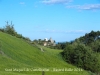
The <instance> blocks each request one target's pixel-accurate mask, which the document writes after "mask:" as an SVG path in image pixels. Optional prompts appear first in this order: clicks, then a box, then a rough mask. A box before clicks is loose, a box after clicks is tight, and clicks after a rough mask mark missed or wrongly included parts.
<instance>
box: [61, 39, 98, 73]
mask: <svg viewBox="0 0 100 75" xmlns="http://www.w3.org/2000/svg"><path fill="white" fill-rule="evenodd" d="M62 54H63V57H64V59H65V61H66V62H68V63H71V64H74V65H76V66H77V67H81V68H84V69H85V70H90V71H92V72H95V73H98V72H99V71H100V62H99V59H98V56H97V55H96V53H94V51H93V50H92V49H91V47H89V46H86V45H85V44H83V43H81V42H80V41H79V40H77V41H75V42H74V43H73V44H68V45H66V47H65V49H64V51H63V53H62ZM94 65H95V66H94Z"/></svg>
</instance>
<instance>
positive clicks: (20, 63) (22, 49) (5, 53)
mask: <svg viewBox="0 0 100 75" xmlns="http://www.w3.org/2000/svg"><path fill="white" fill-rule="evenodd" d="M0 45H1V48H0V75H42V72H41V71H33V70H34V69H38V68H41V69H43V68H46V69H49V70H50V71H45V75H89V73H88V72H87V71H84V70H83V71H53V68H58V69H63V68H67V69H69V68H71V69H75V68H77V67H75V66H73V65H71V64H68V63H66V62H65V61H64V60H63V59H62V57H61V55H60V53H61V52H62V51H61V50H53V49H49V48H46V47H42V46H39V47H42V48H43V50H44V52H42V51H41V50H40V49H39V48H37V47H35V46H32V45H30V44H28V43H26V42H25V41H23V40H22V39H19V38H16V37H14V36H11V35H9V34H5V33H2V32H0ZM27 68H28V69H29V71H27V70H26V69H27ZM14 69H22V70H23V71H21V72H19V71H17V70H16V71H14Z"/></svg>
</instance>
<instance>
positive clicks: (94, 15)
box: [0, 0, 100, 42]
mask: <svg viewBox="0 0 100 75" xmlns="http://www.w3.org/2000/svg"><path fill="white" fill-rule="evenodd" d="M5 21H8V22H9V24H10V22H11V21H12V22H13V24H14V27H15V30H16V31H17V32H18V33H20V34H22V35H23V36H25V37H29V38H30V39H31V40H34V39H44V38H50V37H52V39H54V40H55V41H56V42H62V41H70V40H74V39H75V38H78V37H80V36H83V35H84V34H85V33H89V32H90V31H91V30H94V31H98V30H100V0H0V27H4V26H5V25H6V22H5Z"/></svg>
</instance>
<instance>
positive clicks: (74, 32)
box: [39, 29, 88, 34]
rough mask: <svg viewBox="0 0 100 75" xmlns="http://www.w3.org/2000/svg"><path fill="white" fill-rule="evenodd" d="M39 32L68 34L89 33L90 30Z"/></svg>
mask: <svg viewBox="0 0 100 75" xmlns="http://www.w3.org/2000/svg"><path fill="white" fill-rule="evenodd" d="M39 32H45V33H67V34H82V33H87V32H88V31H86V30H50V29H46V30H41V31H39Z"/></svg>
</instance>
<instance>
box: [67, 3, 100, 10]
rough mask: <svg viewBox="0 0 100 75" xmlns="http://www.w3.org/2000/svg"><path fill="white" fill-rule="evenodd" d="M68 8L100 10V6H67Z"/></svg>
mask: <svg viewBox="0 0 100 75" xmlns="http://www.w3.org/2000/svg"><path fill="white" fill-rule="evenodd" d="M66 8H75V9H80V10H96V9H100V4H85V5H70V6H66Z"/></svg>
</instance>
